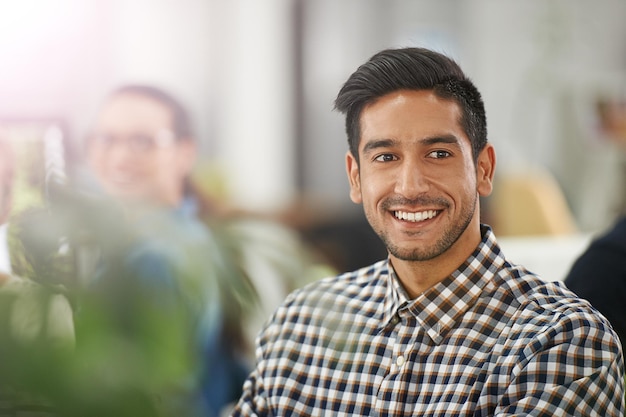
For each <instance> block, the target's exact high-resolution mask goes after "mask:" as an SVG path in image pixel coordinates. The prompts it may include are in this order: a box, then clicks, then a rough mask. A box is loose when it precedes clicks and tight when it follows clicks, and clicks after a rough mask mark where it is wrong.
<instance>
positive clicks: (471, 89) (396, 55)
mask: <svg viewBox="0 0 626 417" xmlns="http://www.w3.org/2000/svg"><path fill="white" fill-rule="evenodd" d="M397 90H432V91H433V92H434V93H435V95H437V97H440V98H442V99H445V100H452V101H454V102H456V103H457V104H458V105H459V107H460V108H461V120H460V121H459V122H460V124H461V127H462V128H463V130H464V131H465V133H466V134H467V136H468V138H469V140H470V142H471V145H472V154H473V157H474V160H476V158H477V157H478V154H479V153H480V151H481V150H482V149H483V148H484V147H485V144H486V143H487V118H486V115H485V106H484V104H483V101H482V98H481V96H480V93H479V92H478V89H477V88H476V86H475V85H474V84H473V83H472V81H471V80H470V79H469V78H467V77H466V76H465V74H464V73H463V71H462V70H461V68H460V67H459V65H458V64H457V63H456V62H455V61H454V60H452V59H451V58H448V57H447V56H445V55H443V54H440V53H438V52H434V51H431V50H429V49H425V48H400V49H385V50H382V51H380V52H378V53H376V54H375V55H374V56H372V57H371V58H370V59H369V60H368V61H367V62H366V63H364V64H363V65H361V66H360V67H359V68H358V69H357V70H356V71H355V72H354V73H352V75H350V77H349V78H348V80H347V81H346V82H345V84H344V85H343V86H342V87H341V90H340V91H339V94H338V95H337V98H336V99H335V109H336V110H338V111H340V112H341V113H343V114H345V115H346V133H347V136H348V145H349V147H350V152H352V155H353V156H354V157H355V159H356V160H357V162H358V160H359V152H358V150H359V140H360V136H361V129H360V117H361V112H362V110H363V108H364V107H365V106H366V105H368V104H370V103H373V102H374V101H376V100H377V99H378V98H380V97H382V96H384V95H386V94H389V93H392V92H394V91H397Z"/></svg>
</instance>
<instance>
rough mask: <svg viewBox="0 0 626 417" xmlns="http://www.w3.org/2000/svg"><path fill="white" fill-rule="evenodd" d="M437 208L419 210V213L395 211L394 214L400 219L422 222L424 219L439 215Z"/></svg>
mask: <svg viewBox="0 0 626 417" xmlns="http://www.w3.org/2000/svg"><path fill="white" fill-rule="evenodd" d="M437 213H438V212H437V210H426V211H418V212H417V213H414V212H408V211H395V212H394V216H396V218H397V219H400V220H406V221H409V222H421V221H423V220H428V219H432V218H433V217H435V216H436V215H437Z"/></svg>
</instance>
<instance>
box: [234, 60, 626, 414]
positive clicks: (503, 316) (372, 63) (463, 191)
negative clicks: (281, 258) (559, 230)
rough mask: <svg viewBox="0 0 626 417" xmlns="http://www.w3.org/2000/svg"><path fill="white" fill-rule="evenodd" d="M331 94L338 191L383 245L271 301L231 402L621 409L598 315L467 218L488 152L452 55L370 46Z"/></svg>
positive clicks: (611, 351)
mask: <svg viewBox="0 0 626 417" xmlns="http://www.w3.org/2000/svg"><path fill="white" fill-rule="evenodd" d="M335 105H336V108H337V109H338V110H339V111H341V112H343V113H345V114H346V130H347V135H348V142H349V145H350V146H349V147H350V149H349V151H348V153H347V155H346V168H347V173H348V178H349V182H350V197H351V199H352V200H353V201H354V202H355V203H362V204H363V206H364V211H365V214H366V217H367V219H368V221H369V223H370V225H371V226H372V228H373V229H374V231H376V233H377V234H378V235H379V236H380V238H381V239H382V241H383V242H384V243H385V245H386V247H387V250H388V252H389V255H388V258H387V259H385V260H383V261H380V262H378V263H375V264H373V265H371V266H369V267H365V268H363V269H360V270H357V271H354V272H351V273H346V274H343V275H340V276H337V277H333V278H328V279H324V280H321V281H319V282H317V283H314V284H311V285H309V286H307V287H304V288H303V289H301V290H297V291H295V292H294V293H292V294H291V295H290V296H289V297H288V298H287V299H286V300H285V302H284V303H283V305H282V306H281V307H280V308H279V309H278V310H277V311H276V312H275V313H274V315H273V316H272V318H271V320H270V321H269V323H268V324H267V326H266V327H265V328H264V329H263V330H262V331H261V333H260V334H259V337H258V340H257V343H258V345H257V364H256V369H255V370H254V371H253V372H252V373H251V375H250V376H249V377H248V380H247V381H246V383H245V385H244V394H243V395H242V397H241V398H240V400H239V403H238V404H237V406H236V408H235V410H234V412H233V415H235V416H238V415H250V416H252V415H258V416H265V415H273V416H281V415H289V416H294V415H295V416H329V415H344V416H370V415H380V416H404V415H416V416H417V415H419V416H479V415H480V416H496V415H497V416H505V415H506V416H512V415H533V416H564V415H570V416H591V415H597V416H621V415H623V411H624V403H623V396H624V392H623V382H622V381H623V369H622V368H623V363H622V353H621V349H620V345H619V342H618V340H617V338H616V335H615V333H614V332H613V330H612V329H611V328H610V326H609V324H608V322H607V321H606V320H605V319H604V318H603V317H602V316H601V315H599V314H598V313H597V312H596V311H595V310H594V309H593V308H592V307H591V306H590V305H589V304H588V303H587V302H585V301H582V300H580V299H578V298H576V297H575V295H574V294H572V293H571V292H569V291H568V290H566V289H565V288H564V287H563V286H562V285H560V284H558V283H546V282H543V281H542V280H540V279H539V278H537V277H536V276H535V275H533V274H532V273H531V272H529V271H527V270H525V269H524V268H522V267H520V266H515V265H512V264H511V263H509V262H508V261H507V260H506V259H505V258H504V255H503V254H502V252H501V250H500V248H499V247H498V245H497V243H496V239H495V237H494V235H493V233H492V231H491V229H490V228H489V226H487V225H481V223H480V218H479V212H480V210H479V196H487V195H489V194H490V192H491V190H492V181H493V176H494V169H495V151H494V148H493V146H492V145H491V144H490V143H488V142H487V131H486V118H485V111H484V105H483V102H482V99H481V96H480V94H479V92H478V91H477V90H476V88H475V86H474V85H473V84H472V82H471V81H470V80H469V79H468V78H467V77H466V76H465V75H464V74H463V72H462V71H461V69H460V68H459V67H458V65H457V64H456V63H455V62H453V61H452V60H450V59H448V58H447V57H445V56H443V55H441V54H438V53H436V52H433V51H430V50H426V49H421V48H406V49H390V50H384V51H381V52H380V53H377V54H376V55H374V56H373V57H372V58H371V59H370V60H369V61H367V62H366V63H365V64H363V65H362V66H360V67H359V68H358V69H357V70H356V72H354V73H353V74H352V75H351V76H350V77H349V79H348V80H347V81H346V83H345V84H344V85H343V87H342V88H341V91H340V92H339V95H338V97H337V99H336V102H335Z"/></svg>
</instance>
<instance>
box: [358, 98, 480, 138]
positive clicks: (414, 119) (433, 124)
mask: <svg viewBox="0 0 626 417" xmlns="http://www.w3.org/2000/svg"><path fill="white" fill-rule="evenodd" d="M460 121H461V109H460V107H459V105H458V104H457V103H456V102H455V101H453V100H446V99H442V98H440V97H438V96H437V95H436V94H435V93H434V92H433V91H431V90H399V91H394V92H392V93H389V94H386V95H384V96H382V97H380V98H379V99H377V100H376V101H374V102H372V103H370V104H368V105H367V106H365V107H364V108H363V111H362V112H361V117H360V128H361V129H360V130H361V141H360V142H361V143H360V147H362V146H363V142H365V141H367V140H370V139H392V138H393V139H403V138H413V139H422V138H425V137H432V136H436V135H448V136H449V135H453V136H456V137H458V138H459V139H465V141H467V142H468V143H469V139H468V138H467V135H466V134H465V132H464V130H463V128H462V126H461V123H460Z"/></svg>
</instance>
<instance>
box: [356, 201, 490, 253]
mask: <svg viewBox="0 0 626 417" xmlns="http://www.w3.org/2000/svg"><path fill="white" fill-rule="evenodd" d="M477 198H478V197H477V196H474V198H473V201H472V203H471V204H469V205H468V206H467V209H466V210H464V211H463V212H462V213H461V217H460V218H459V221H457V222H455V223H453V224H452V225H450V227H448V228H446V229H445V230H443V232H442V234H441V238H439V239H438V240H437V241H436V242H435V243H434V244H432V245H429V246H426V247H421V248H419V247H418V248H413V249H403V248H401V247H400V246H398V245H396V244H394V243H393V242H392V240H391V238H390V237H389V235H388V233H387V232H386V231H385V230H383V229H382V228H380V229H374V231H375V232H376V234H377V235H378V237H379V238H380V239H381V240H382V241H383V243H384V245H385V247H386V248H387V251H389V253H390V254H391V255H392V256H394V257H395V258H397V259H400V260H403V261H409V262H421V261H429V260H431V259H434V258H436V257H438V256H439V255H441V254H443V253H444V252H446V251H447V250H448V249H450V248H451V247H452V245H454V243H455V242H456V241H457V240H459V238H460V237H461V235H462V234H463V233H464V232H465V230H467V228H468V226H469V224H470V223H471V222H472V218H473V217H474V213H475V211H476V200H477ZM439 215H441V214H439ZM366 217H368V218H369V216H367V213H366ZM370 224H372V222H371V221H370Z"/></svg>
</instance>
